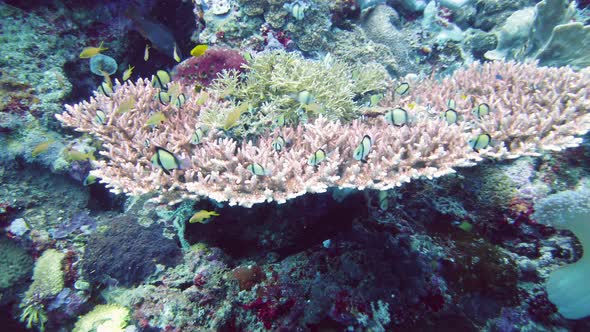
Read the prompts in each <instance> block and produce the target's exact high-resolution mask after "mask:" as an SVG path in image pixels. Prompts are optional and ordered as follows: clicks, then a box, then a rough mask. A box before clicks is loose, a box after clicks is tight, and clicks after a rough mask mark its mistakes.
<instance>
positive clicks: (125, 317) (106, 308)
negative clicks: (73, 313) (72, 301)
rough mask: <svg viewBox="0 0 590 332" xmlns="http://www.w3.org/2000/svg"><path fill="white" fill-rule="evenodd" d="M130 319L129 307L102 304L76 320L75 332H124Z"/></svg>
mask: <svg viewBox="0 0 590 332" xmlns="http://www.w3.org/2000/svg"><path fill="white" fill-rule="evenodd" d="M128 321H129V309H127V308H125V307H122V306H118V305H108V304H101V305H97V306H96V307H94V309H92V311H90V312H89V313H87V314H86V315H84V316H81V317H80V318H79V319H78V321H77V322H76V325H75V326H74V329H73V332H91V331H97V332H100V331H105V332H106V331H108V332H123V331H124V330H125V327H127V325H128Z"/></svg>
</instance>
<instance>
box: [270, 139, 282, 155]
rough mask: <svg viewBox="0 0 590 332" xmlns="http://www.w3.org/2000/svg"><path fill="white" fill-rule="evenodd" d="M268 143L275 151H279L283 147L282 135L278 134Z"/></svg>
mask: <svg viewBox="0 0 590 332" xmlns="http://www.w3.org/2000/svg"><path fill="white" fill-rule="evenodd" d="M270 145H271V146H272V148H273V149H274V150H275V151H276V152H281V151H283V149H284V148H285V139H284V138H283V136H281V135H279V136H277V137H276V138H275V139H274V140H273V141H272V143H270Z"/></svg>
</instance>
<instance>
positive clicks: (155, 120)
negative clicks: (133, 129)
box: [146, 112, 166, 126]
mask: <svg viewBox="0 0 590 332" xmlns="http://www.w3.org/2000/svg"><path fill="white" fill-rule="evenodd" d="M164 121H166V116H165V115H164V113H162V112H158V113H154V115H152V116H150V118H149V119H148V120H147V122H146V126H157V125H160V124H162V122H164Z"/></svg>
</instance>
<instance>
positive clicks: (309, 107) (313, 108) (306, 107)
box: [301, 103, 324, 113]
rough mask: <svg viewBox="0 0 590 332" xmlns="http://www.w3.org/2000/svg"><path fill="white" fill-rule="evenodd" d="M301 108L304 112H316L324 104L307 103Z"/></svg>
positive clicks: (322, 107)
mask: <svg viewBox="0 0 590 332" xmlns="http://www.w3.org/2000/svg"><path fill="white" fill-rule="evenodd" d="M301 108H303V109H304V110H305V111H306V112H312V113H318V112H320V111H321V110H322V109H324V106H323V105H321V104H318V103H311V104H309V105H303V106H301Z"/></svg>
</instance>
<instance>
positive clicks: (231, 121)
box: [223, 103, 250, 130]
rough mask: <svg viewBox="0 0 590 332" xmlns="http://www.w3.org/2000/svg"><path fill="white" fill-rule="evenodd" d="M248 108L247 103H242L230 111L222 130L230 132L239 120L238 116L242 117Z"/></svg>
mask: <svg viewBox="0 0 590 332" xmlns="http://www.w3.org/2000/svg"><path fill="white" fill-rule="evenodd" d="M249 107H250V105H248V104H247V103H242V104H240V106H238V107H236V108H235V109H234V110H233V111H231V112H230V113H229V114H228V115H227V118H226V119H225V124H224V125H223V130H230V129H231V128H232V127H233V126H235V125H236V122H238V120H239V119H240V116H242V113H244V111H246V110H248V108H249Z"/></svg>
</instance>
